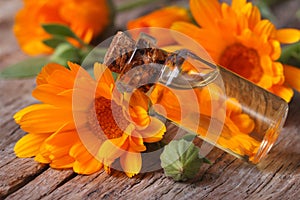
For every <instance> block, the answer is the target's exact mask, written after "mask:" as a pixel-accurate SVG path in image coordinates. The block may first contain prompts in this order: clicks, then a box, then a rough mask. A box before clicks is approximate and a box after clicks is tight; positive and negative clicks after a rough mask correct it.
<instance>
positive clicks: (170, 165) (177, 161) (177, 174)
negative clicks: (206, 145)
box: [160, 139, 203, 181]
mask: <svg viewBox="0 0 300 200" xmlns="http://www.w3.org/2000/svg"><path fill="white" fill-rule="evenodd" d="M160 160H161V166H162V168H163V169H164V173H165V175H166V176H168V177H172V178H173V179H174V180H175V181H186V180H188V179H191V178H194V177H195V176H196V175H197V173H198V172H199V168H200V166H201V165H202V163H203V159H202V158H200V157H199V149H198V148H197V147H196V146H195V145H194V144H193V143H192V142H188V141H186V140H184V139H182V140H179V141H176V140H173V141H171V142H170V143H169V144H168V145H166V146H165V147H164V150H163V152H162V154H161V156H160Z"/></svg>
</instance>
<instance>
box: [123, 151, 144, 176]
mask: <svg viewBox="0 0 300 200" xmlns="http://www.w3.org/2000/svg"><path fill="white" fill-rule="evenodd" d="M120 163H121V166H122V168H123V170H124V172H125V173H126V175H127V176H128V177H132V176H134V175H136V174H138V173H139V172H140V171H141V168H142V156H141V154H140V153H136V152H131V151H128V152H126V153H125V154H124V155H122V156H121V158H120Z"/></svg>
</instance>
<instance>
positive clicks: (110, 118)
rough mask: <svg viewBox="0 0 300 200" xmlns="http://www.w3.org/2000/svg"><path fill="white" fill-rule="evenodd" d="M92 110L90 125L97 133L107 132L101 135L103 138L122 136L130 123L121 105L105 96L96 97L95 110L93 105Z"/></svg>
mask: <svg viewBox="0 0 300 200" xmlns="http://www.w3.org/2000/svg"><path fill="white" fill-rule="evenodd" d="M90 112H91V113H90V115H89V119H88V122H89V125H90V127H91V129H92V130H93V131H95V133H104V134H105V136H101V138H102V139H103V140H105V139H107V138H108V139H113V138H119V137H121V136H122V134H123V132H124V130H125V129H126V127H127V126H128V125H129V122H128V121H127V120H126V119H125V118H124V115H123V112H122V108H121V106H119V105H117V104H116V103H115V102H114V101H111V100H108V99H106V98H104V97H99V98H97V99H95V110H94V109H93V107H92V108H91V109H90ZM99 125H100V126H99ZM105 137H106V138H105Z"/></svg>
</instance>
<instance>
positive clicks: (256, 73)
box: [172, 0, 300, 102]
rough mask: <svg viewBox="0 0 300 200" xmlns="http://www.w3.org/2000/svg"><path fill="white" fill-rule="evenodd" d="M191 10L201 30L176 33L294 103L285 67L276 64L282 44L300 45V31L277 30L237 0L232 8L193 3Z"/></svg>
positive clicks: (186, 26)
mask: <svg viewBox="0 0 300 200" xmlns="http://www.w3.org/2000/svg"><path fill="white" fill-rule="evenodd" d="M190 8H191V12H192V15H193V17H194V18H195V20H196V22H197V23H198V24H199V26H200V27H198V26H196V25H194V24H191V23H187V22H176V23H173V25H172V29H173V30H177V31H179V32H182V33H184V34H186V35H188V36H190V37H191V38H193V39H195V40H196V41H197V42H198V43H200V44H201V45H202V46H203V47H204V48H205V49H206V51H207V52H208V53H209V54H210V56H211V57H212V58H213V60H214V61H215V62H216V63H217V64H220V65H221V66H223V67H225V68H228V69H230V70H232V71H233V72H236V73H238V74H239V75H241V76H243V77H244V78H247V79H248V80H250V81H252V82H253V83H255V84H257V85H259V86H261V87H263V88H265V89H267V90H269V91H270V92H273V93H275V94H277V95H278V96H280V97H282V98H283V99H285V100H286V101H287V102H289V101H290V100H291V98H292V96H293V90H292V89H291V88H289V87H287V86H285V85H284V83H285V77H284V70H283V65H282V64H281V63H280V62H277V61H276V60H277V59H279V57H280V55H281V46H280V45H281V43H286V44H287V43H294V42H297V41H299V38H300V31H299V30H297V29H279V30H277V29H276V28H275V26H274V25H273V24H272V23H271V22H270V21H269V20H262V19H261V14H260V12H259V10H258V8H257V7H256V6H254V5H253V4H252V3H250V2H249V3H247V1H246V0H233V1H232V4H231V6H229V5H228V4H226V3H219V2H218V1H217V0H191V1H190ZM179 42H180V41H179ZM181 42H182V43H184V41H181Z"/></svg>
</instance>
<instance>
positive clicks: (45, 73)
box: [36, 63, 66, 85]
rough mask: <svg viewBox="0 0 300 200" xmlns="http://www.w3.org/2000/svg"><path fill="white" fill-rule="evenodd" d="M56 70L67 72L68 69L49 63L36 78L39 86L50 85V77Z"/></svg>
mask: <svg viewBox="0 0 300 200" xmlns="http://www.w3.org/2000/svg"><path fill="white" fill-rule="evenodd" d="M56 70H66V69H65V67H64V66H62V65H59V64H56V63H49V64H47V65H46V66H45V67H43V68H42V70H41V72H40V73H39V75H38V76H37V77H36V83H37V85H41V84H46V83H48V77H49V76H50V75H51V74H52V73H53V72H54V71H56Z"/></svg>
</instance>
